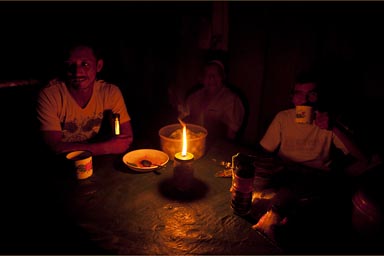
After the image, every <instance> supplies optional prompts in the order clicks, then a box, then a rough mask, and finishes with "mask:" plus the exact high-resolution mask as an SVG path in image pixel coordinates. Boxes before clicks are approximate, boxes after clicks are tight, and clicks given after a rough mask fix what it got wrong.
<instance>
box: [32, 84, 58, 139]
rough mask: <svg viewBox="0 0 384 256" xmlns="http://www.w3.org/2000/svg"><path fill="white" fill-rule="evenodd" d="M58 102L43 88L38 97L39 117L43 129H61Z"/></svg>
mask: <svg viewBox="0 0 384 256" xmlns="http://www.w3.org/2000/svg"><path fill="white" fill-rule="evenodd" d="M56 110H57V102H56V99H55V98H53V97H49V93H48V91H47V90H44V89H42V90H41V91H40V93H39V95H38V99H37V119H38V121H39V123H40V130H41V131H61V125H60V119H59V117H58V115H57V113H56Z"/></svg>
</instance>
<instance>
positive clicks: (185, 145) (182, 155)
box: [175, 119, 194, 161]
mask: <svg viewBox="0 0 384 256" xmlns="http://www.w3.org/2000/svg"><path fill="white" fill-rule="evenodd" d="M179 122H180V123H181V125H182V126H183V145H182V149H181V152H178V153H176V154H175V158H176V159H178V160H184V161H188V160H193V158H194V155H193V154H192V153H189V152H188V150H187V149H188V140H187V125H186V124H185V123H184V122H183V121H181V120H180V119H179Z"/></svg>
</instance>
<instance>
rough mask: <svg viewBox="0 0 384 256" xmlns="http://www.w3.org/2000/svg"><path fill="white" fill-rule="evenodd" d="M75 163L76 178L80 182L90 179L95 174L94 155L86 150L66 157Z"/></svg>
mask: <svg viewBox="0 0 384 256" xmlns="http://www.w3.org/2000/svg"><path fill="white" fill-rule="evenodd" d="M66 158H67V159H68V160H71V161H72V162H73V166H74V167H75V170H76V177H77V179H79V180H83V179H86V178H89V177H90V176H92V174H93V164H92V153H91V152H89V151H86V150H77V151H73V152H70V153H68V154H67V155H66Z"/></svg>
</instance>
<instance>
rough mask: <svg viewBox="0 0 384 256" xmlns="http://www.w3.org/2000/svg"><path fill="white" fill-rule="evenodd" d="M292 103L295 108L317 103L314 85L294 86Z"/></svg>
mask: <svg viewBox="0 0 384 256" xmlns="http://www.w3.org/2000/svg"><path fill="white" fill-rule="evenodd" d="M292 102H293V104H294V105H295V106H298V105H305V104H308V103H316V102H317V91H316V84H315V83H304V84H295V87H294V90H293V97H292Z"/></svg>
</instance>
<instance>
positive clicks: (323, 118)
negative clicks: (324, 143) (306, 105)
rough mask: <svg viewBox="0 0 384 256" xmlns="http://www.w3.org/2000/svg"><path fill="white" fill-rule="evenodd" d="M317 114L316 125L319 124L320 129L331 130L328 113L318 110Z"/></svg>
mask: <svg viewBox="0 0 384 256" xmlns="http://www.w3.org/2000/svg"><path fill="white" fill-rule="evenodd" d="M315 114H316V115H315V125H317V126H319V127H320V129H327V130H330V129H331V125H330V119H329V115H328V113H327V112H320V111H316V112H315Z"/></svg>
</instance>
